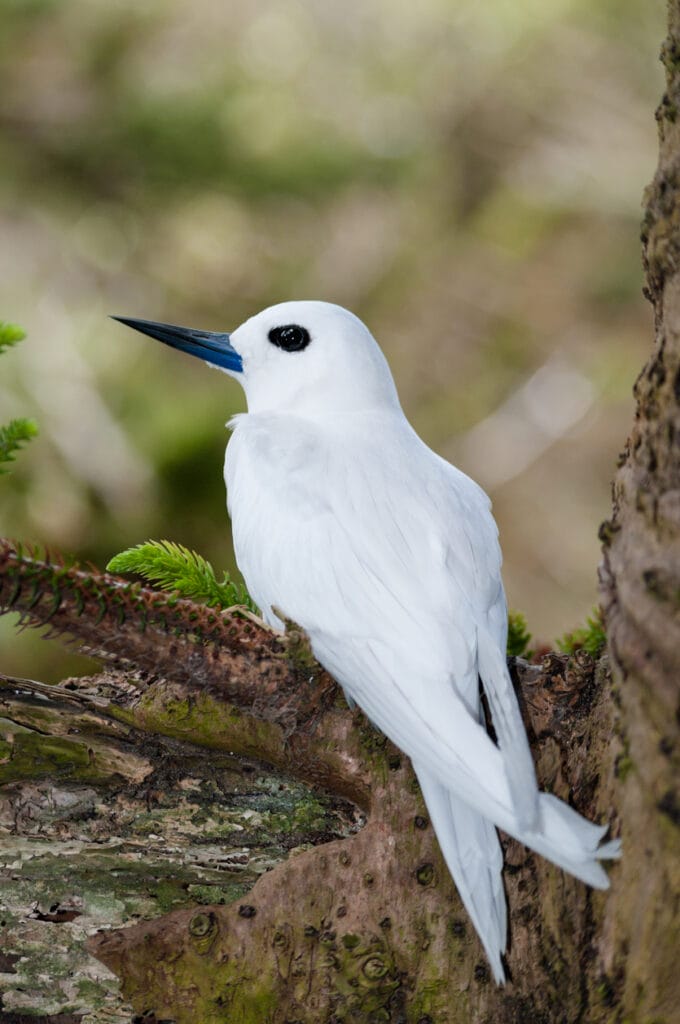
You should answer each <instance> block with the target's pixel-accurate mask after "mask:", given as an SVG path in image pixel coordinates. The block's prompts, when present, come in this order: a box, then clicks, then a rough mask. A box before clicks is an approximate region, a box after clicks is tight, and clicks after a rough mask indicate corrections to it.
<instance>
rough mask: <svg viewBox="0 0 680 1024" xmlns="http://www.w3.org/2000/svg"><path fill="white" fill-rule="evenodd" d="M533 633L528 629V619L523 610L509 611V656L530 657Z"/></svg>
mask: <svg viewBox="0 0 680 1024" xmlns="http://www.w3.org/2000/svg"><path fill="white" fill-rule="evenodd" d="M530 640H531V633H530V632H529V630H528V629H527V620H526V619H525V617H524V616H523V615H522V613H521V612H508V643H507V654H508V657H509V658H522V657H524V658H530V657H531V651H530V650H529V641H530Z"/></svg>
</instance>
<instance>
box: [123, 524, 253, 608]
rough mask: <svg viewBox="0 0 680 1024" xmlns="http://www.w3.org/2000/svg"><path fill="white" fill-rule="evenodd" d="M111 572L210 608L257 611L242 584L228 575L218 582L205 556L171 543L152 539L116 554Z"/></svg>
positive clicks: (225, 574)
mask: <svg viewBox="0 0 680 1024" xmlns="http://www.w3.org/2000/svg"><path fill="white" fill-rule="evenodd" d="M106 568H107V569H108V570H109V571H110V572H134V573H138V574H139V575H140V576H143V577H144V578H145V579H146V580H149V582H151V583H155V584H157V585H158V586H159V587H160V588H161V590H168V591H171V592H173V593H176V594H179V595H180V596H181V597H187V598H189V599H190V600H192V601H200V602H202V603H204V604H207V605H208V606H209V607H210V608H233V607H234V605H242V606H244V607H246V608H248V609H249V610H250V611H252V612H257V608H256V607H255V605H254V603H253V601H252V599H251V597H250V595H249V594H248V592H247V591H246V589H245V587H244V586H243V585H242V584H238V583H235V582H234V580H232V579H231V577H230V576H229V574H228V573H226V572H225V573H224V574H223V576H222V580H221V581H220V580H218V579H217V577H216V575H215V570H214V569H213V567H212V566H211V565H210V563H209V562H208V561H207V560H206V559H205V558H203V556H202V555H199V554H197V553H196V552H195V551H190V550H189V548H185V547H184V546H183V545H182V544H175V543H174V542H173V541H169V540H150V541H147V542H146V543H145V544H138V545H137V546H136V547H134V548H128V549H127V551H121V552H120V553H119V554H117V555H114V557H113V558H112V559H111V561H110V562H109V564H108V565H107V567H106Z"/></svg>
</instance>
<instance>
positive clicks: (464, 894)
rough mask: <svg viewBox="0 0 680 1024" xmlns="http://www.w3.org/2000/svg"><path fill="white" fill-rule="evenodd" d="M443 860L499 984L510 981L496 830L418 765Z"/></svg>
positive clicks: (500, 858)
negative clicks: (505, 957) (505, 968)
mask: <svg viewBox="0 0 680 1024" xmlns="http://www.w3.org/2000/svg"><path fill="white" fill-rule="evenodd" d="M414 768H415V771H416V774H417V776H418V781H419V782H420V788H421V790H422V793H423V797H424V798H425V803H426V804H427V809H428V811H429V814H430V818H431V820H432V825H433V827H434V830H435V832H436V834H437V839H438V840H439V845H440V847H441V851H442V853H443V855H444V860H445V861H446V864H447V866H448V869H449V871H450V872H451V875H452V877H453V880H454V882H455V883H456V887H457V888H458V892H459V894H460V898H461V900H462V901H463V903H464V905H465V908H466V910H467V912H468V914H469V915H470V917H471V918H472V923H473V924H474V926H475V928H476V929H477V934H478V935H479V938H480V939H481V942H482V945H483V946H484V949H485V951H486V955H487V957H488V958H489V963H490V964H491V969H492V971H493V976H494V978H495V980H496V981H497V982H498V984H502V983H503V982H504V981H505V974H504V972H503V964H502V962H501V957H502V955H503V953H504V952H505V944H506V935H507V908H506V901H505V892H504V890H503V882H502V880H501V871H502V869H503V854H502V851H501V847H500V843H499V841H498V834H497V832H496V829H495V828H494V826H493V825H492V824H491V822H490V821H488V819H487V818H484V817H482V815H481V814H478V813H477V811H474V810H473V809H472V808H471V807H470V806H469V805H468V804H466V803H464V802H463V801H462V800H461V799H460V798H459V797H457V796H455V794H454V793H452V792H451V791H450V790H448V789H446V788H445V787H444V786H442V784H441V782H439V781H438V780H437V778H436V777H435V776H434V775H432V774H431V773H430V772H429V771H428V770H427V769H426V768H424V767H422V766H421V765H419V764H416V763H414Z"/></svg>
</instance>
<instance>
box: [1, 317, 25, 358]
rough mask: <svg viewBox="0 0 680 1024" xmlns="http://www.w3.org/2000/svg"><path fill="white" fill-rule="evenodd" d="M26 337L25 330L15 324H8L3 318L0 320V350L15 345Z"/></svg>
mask: <svg viewBox="0 0 680 1024" xmlns="http://www.w3.org/2000/svg"><path fill="white" fill-rule="evenodd" d="M25 337H26V332H25V331H24V330H22V329H21V327H17V325H16V324H8V323H6V322H5V321H4V320H0V352H2V351H4V349H6V348H11V346H12V345H16V344H17V343H18V342H20V341H23V339H24V338H25Z"/></svg>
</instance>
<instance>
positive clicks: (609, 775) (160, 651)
mask: <svg viewBox="0 0 680 1024" xmlns="http://www.w3.org/2000/svg"><path fill="white" fill-rule="evenodd" d="M669 10H670V32H669V39H668V41H667V43H666V44H665V46H664V50H663V60H664V63H665V65H666V69H667V74H668V90H667V94H666V96H665V97H664V100H663V102H662V104H661V106H660V109H659V124H660V134H661V155H660V163H659V171H658V174H657V176H656V178H655V180H654V182H653V184H652V186H651V187H650V190H649V193H648V196H647V212H646V217H645V227H644V240H645V259H646V272H647V286H648V289H649V295H650V298H651V300H652V302H653V303H654V308H655V312H656V343H655V348H654V352H653V354H652V356H651V358H650V360H649V363H648V365H647V366H646V367H645V369H644V370H643V372H642V374H641V376H640V378H639V380H638V382H637V385H636V393H637V398H638V411H637V416H636V421H635V424H634V428H633V433H632V436H631V439H630V441H629V443H628V446H627V448H626V452H625V453H624V456H623V458H622V463H621V465H620V468H619V471H618V474H617V477H616V480H615V486H614V511H613V517H612V519H611V521H610V522H608V523H606V524H604V526H603V530H602V537H603V542H604V545H605V561H604V566H603V570H602V593H603V601H604V603H605V607H606V616H607V625H608V632H609V638H610V658H608V657H607V656H606V655H605V656H603V657H602V658H601V659H600V660H599V662H597V663H596V664H595V663H593V662H592V661H591V660H590V659H589V658H588V657H587V656H586V655H583V654H579V655H577V656H575V657H573V658H571V659H568V658H566V657H564V656H557V655H548V656H547V657H546V658H545V659H544V661H543V664H542V665H541V666H539V667H536V666H528V665H526V664H523V663H520V664H519V665H518V666H517V669H518V688H519V692H520V696H521V699H522V705H523V712H524V715H525V720H526V723H527V727H528V729H529V734H530V738H531V743H532V748H533V751H534V754H535V757H536V761H537V772H538V778H539V782H540V784H541V786H542V787H543V788H546V789H549V790H552V791H554V792H556V793H557V794H558V795H560V796H562V797H564V798H565V799H569V800H570V801H571V802H572V803H573V804H574V805H575V806H576V807H577V808H578V809H579V810H580V811H582V812H583V813H585V814H587V815H588V816H590V817H592V818H595V819H597V820H607V821H610V822H611V823H612V832H613V834H615V835H616V834H618V833H619V821H620V822H621V828H622V829H623V839H624V856H623V859H622V861H621V862H620V864H617V865H615V866H614V867H612V869H611V877H612V889H611V891H610V892H609V893H594V892H592V891H590V890H588V889H587V888H586V887H585V886H583V885H582V884H581V883H579V882H577V881H575V880H574V879H571V878H569V877H568V876H566V875H565V874H564V873H562V872H561V871H559V870H558V869H557V868H555V867H553V866H551V865H549V864H547V863H546V862H545V861H543V860H541V859H540V858H538V857H534V856H533V855H531V854H530V853H528V852H527V851H526V850H525V849H524V848H522V847H521V846H519V845H518V844H516V843H514V842H513V841H511V840H504V846H505V853H506V871H505V880H506V887H507V894H508V903H509V908H510V933H511V945H510V950H509V954H508V957H507V965H508V968H509V974H510V981H509V983H508V984H507V986H506V987H505V988H503V989H501V988H497V987H496V986H494V985H493V983H492V982H491V981H490V978H489V972H488V969H487V967H486V964H485V961H484V958H483V955H482V952H481V949H480V946H479V943H478V941H477V938H476V936H475V935H474V932H473V929H472V928H471V926H470V923H469V921H468V919H467V916H466V914H465V912H464V910H463V909H462V907H461V905H460V902H459V900H458V897H457V895H456V893H455V890H454V888H453V885H452V883H451V880H450V878H449V876H448V873H447V872H446V870H445V868H444V866H443V863H442V860H441V857H440V854H439V851H438V848H437V844H436V841H435V839H434V836H433V833H432V829H431V827H430V826H429V823H428V821H427V817H426V815H425V811H424V808H423V805H422V802H421V798H420V795H419V792H418V789H417V785H416V783H415V779H414V776H413V773H412V771H411V767H410V765H409V763H408V761H407V759H406V758H404V757H402V756H401V755H400V754H399V752H398V751H397V750H396V749H395V748H394V747H392V746H391V745H390V744H389V743H387V742H386V741H385V740H384V738H383V737H381V736H380V735H379V734H378V733H376V732H375V730H373V729H372V727H371V726H370V725H369V723H367V722H366V721H365V719H364V718H363V717H362V715H361V714H360V712H358V711H356V712H350V711H349V710H348V709H347V708H346V707H345V706H344V704H343V702H342V699H341V698H340V697H339V695H338V694H337V691H336V690H335V688H334V686H333V684H332V681H330V680H329V679H328V677H327V676H326V675H325V673H323V672H322V671H321V670H319V668H318V666H316V665H314V663H313V660H312V659H311V658H310V656H309V652H308V650H307V649H306V647H305V644H304V640H303V638H301V637H300V636H299V635H297V636H296V635H295V633H294V632H293V634H292V635H289V636H288V637H285V638H282V637H281V636H278V635H275V634H273V633H271V631H268V630H266V629H265V628H264V627H263V626H261V625H258V624H257V622H254V621H251V620H249V619H247V618H243V617H242V616H239V615H235V614H228V613H225V614H223V615H219V614H217V613H214V612H209V611H207V610H205V609H201V608H198V607H196V606H194V605H191V604H190V603H189V602H182V601H176V600H173V599H169V598H167V596H163V595H158V594H156V593H154V592H153V591H146V590H143V589H142V588H139V587H130V586H126V585H124V584H123V583H122V581H120V580H117V579H115V578H113V577H107V576H104V575H99V574H96V573H87V572H85V573H79V572H78V571H77V570H74V569H67V568H64V567H61V566H58V565H57V566H50V565H49V564H46V563H44V562H37V561H35V560H33V559H31V558H26V557H22V556H21V555H20V553H18V552H17V551H16V550H15V549H14V548H12V546H11V545H8V544H4V545H0V611H2V610H10V609H14V610H16V611H19V613H20V614H21V616H22V617H23V619H24V621H25V622H27V624H29V625H38V624H40V623H49V625H50V626H51V628H52V629H54V630H56V631H57V632H67V633H69V634H70V635H71V636H73V637H75V638H76V639H78V640H79V641H80V642H81V643H83V644H84V645H85V646H86V647H87V648H88V649H89V650H95V651H97V652H99V653H100V655H101V656H102V657H103V658H104V659H105V660H106V661H107V662H108V663H109V664H110V665H111V666H112V667H111V669H110V670H109V671H107V672H105V673H102V674H101V675H99V676H96V677H93V678H91V679H85V680H67V681H65V682H64V683H63V684H62V685H61V686H60V687H46V686H43V685H41V684H39V683H36V682H33V681H29V680H14V679H8V678H6V677H0V840H1V842H0V881H1V883H2V888H1V890H0V993H1V995H2V1002H1V1003H0V1022H3V1021H4V1022H6V1024H10V1022H14V1024H24V1022H25V1021H28V1020H33V1021H35V1020H38V1021H44V1022H53V1024H59V1022H61V1024H72V1022H77V1021H80V1022H84V1024H104V1022H105V1021H107V1022H109V1024H111V1022H117V1024H124V1022H129V1021H131V1020H135V1021H141V1020H144V1021H146V1022H147V1024H153V1022H154V1021H156V1022H158V1021H165V1022H170V1021H176V1022H177V1024H189V1022H192V1024H193V1022H199V1024H217V1022H229V1024H263V1022H267V1024H319V1022H324V1024H325V1022H328V1024H330V1022H340V1021H342V1022H347V1024H354V1022H356V1024H360V1022H371V1021H383V1022H391V1024H459V1022H460V1024H464V1022H465V1024H468V1022H476V1024H477V1022H483V1024H486V1022H489V1024H491V1022H492V1021H493V1022H494V1024H499V1022H500V1024H510V1022H513V1024H516V1022H531V1024H550V1022H560V1024H562V1022H564V1024H580V1022H594V1024H599V1022H602V1024H604V1022H612V1024H614V1022H622V1024H623V1022H627V1024H672V1022H673V1021H675V1020H677V1019H678V1006H680V972H678V971H677V969H676V963H675V961H676V955H677V949H678V948H679V946H680V942H679V940H680V936H679V935H678V899H679V892H680V884H679V883H680V877H679V876H680V841H679V837H680V797H679V796H678V793H677V790H676V789H675V788H674V786H675V781H676V773H677V759H678V743H677V740H678V700H677V690H678V678H679V675H680V653H678V652H680V468H679V467H680V449H679V442H680V277H679V276H678V269H680V214H679V212H678V211H679V210H680V203H679V190H680V134H679V133H680V124H679V123H678V120H677V118H678V111H679V110H680V4H679V3H678V0H673V2H672V3H671V4H670V7H669ZM610 659H611V662H612V669H613V679H612V673H610V668H609V663H610ZM254 758H257V759H259V760H253V759H254ZM265 764H266V766H265ZM321 787H323V788H321ZM121 926H122V927H121ZM104 965H107V966H104ZM29 1014H30V1015H31V1016H28V1015H29Z"/></svg>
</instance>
